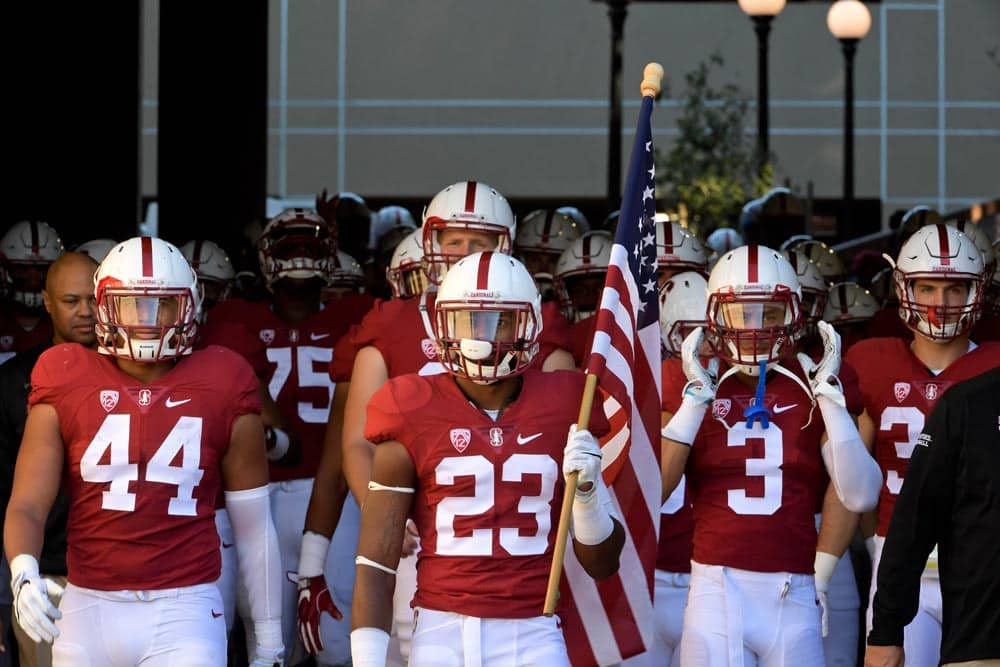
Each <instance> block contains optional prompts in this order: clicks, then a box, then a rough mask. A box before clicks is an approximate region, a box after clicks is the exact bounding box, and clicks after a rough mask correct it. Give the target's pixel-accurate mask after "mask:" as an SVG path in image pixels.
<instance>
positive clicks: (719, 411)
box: [712, 398, 733, 419]
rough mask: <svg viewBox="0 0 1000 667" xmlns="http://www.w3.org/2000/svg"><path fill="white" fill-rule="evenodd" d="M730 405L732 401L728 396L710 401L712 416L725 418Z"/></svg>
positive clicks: (731, 405) (730, 407)
mask: <svg viewBox="0 0 1000 667" xmlns="http://www.w3.org/2000/svg"><path fill="white" fill-rule="evenodd" d="M732 407H733V402H732V401H731V400H729V399H728V398H717V399H716V400H714V401H712V416H713V417H715V418H716V419H725V418H726V415H728V414H729V411H730V410H731V409H732Z"/></svg>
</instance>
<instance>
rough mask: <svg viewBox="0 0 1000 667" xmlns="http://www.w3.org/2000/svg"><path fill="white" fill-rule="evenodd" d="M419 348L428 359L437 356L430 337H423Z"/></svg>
mask: <svg viewBox="0 0 1000 667" xmlns="http://www.w3.org/2000/svg"><path fill="white" fill-rule="evenodd" d="M420 349H421V350H423V351H424V356H425V357H427V358H428V359H435V358H437V348H436V346H435V345H434V341H433V340H431V339H430V338H425V339H423V340H422V341H420Z"/></svg>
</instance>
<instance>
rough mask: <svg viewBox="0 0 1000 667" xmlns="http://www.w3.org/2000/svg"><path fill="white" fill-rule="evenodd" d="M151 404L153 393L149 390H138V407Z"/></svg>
mask: <svg viewBox="0 0 1000 667" xmlns="http://www.w3.org/2000/svg"><path fill="white" fill-rule="evenodd" d="M152 402H153V392H151V391H150V390H149V389H140V390H139V405H142V406H146V405H149V404H150V403H152Z"/></svg>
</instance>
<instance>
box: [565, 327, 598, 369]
mask: <svg viewBox="0 0 1000 667" xmlns="http://www.w3.org/2000/svg"><path fill="white" fill-rule="evenodd" d="M596 328H597V315H591V316H590V317H588V318H586V319H583V320H580V321H579V322H574V323H573V324H571V325H569V339H570V348H569V351H570V353H572V355H573V361H575V362H576V366H577V368H583V367H584V364H586V363H587V358H588V357H589V356H590V348H591V347H593V346H594V330H595V329H596Z"/></svg>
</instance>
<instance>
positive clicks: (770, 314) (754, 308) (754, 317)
mask: <svg viewBox="0 0 1000 667" xmlns="http://www.w3.org/2000/svg"><path fill="white" fill-rule="evenodd" d="M787 306H788V304H787V302H785V301H757V302H750V303H747V302H730V303H722V304H720V307H719V318H720V319H721V321H720V322H719V324H721V325H722V326H724V327H725V328H727V329H770V328H772V327H780V326H783V325H785V324H788V323H790V322H791V314H790V313H789V312H788V308H787Z"/></svg>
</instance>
